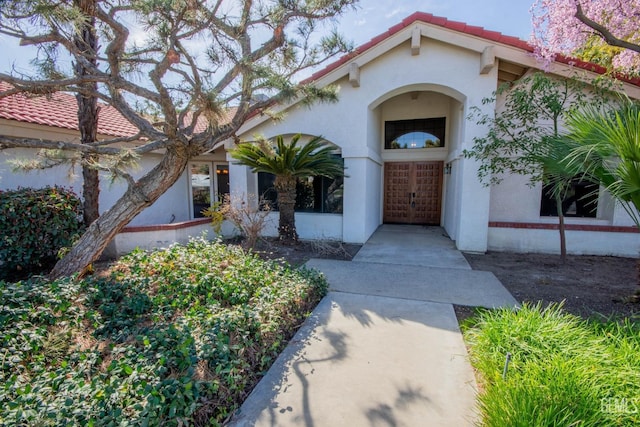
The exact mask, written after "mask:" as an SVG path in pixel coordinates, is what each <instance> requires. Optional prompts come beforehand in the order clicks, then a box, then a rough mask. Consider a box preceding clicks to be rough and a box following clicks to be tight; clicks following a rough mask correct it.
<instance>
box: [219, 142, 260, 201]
mask: <svg viewBox="0 0 640 427" xmlns="http://www.w3.org/2000/svg"><path fill="white" fill-rule="evenodd" d="M227 161H228V162H229V192H230V195H231V200H240V199H246V198H247V196H248V195H250V196H256V192H257V191H258V190H257V188H256V177H255V175H254V174H253V173H252V172H251V170H250V169H249V168H248V167H246V166H243V165H239V164H237V163H236V160H235V159H233V158H232V157H231V156H230V155H229V154H228V153H227Z"/></svg>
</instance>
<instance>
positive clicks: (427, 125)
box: [383, 116, 447, 152]
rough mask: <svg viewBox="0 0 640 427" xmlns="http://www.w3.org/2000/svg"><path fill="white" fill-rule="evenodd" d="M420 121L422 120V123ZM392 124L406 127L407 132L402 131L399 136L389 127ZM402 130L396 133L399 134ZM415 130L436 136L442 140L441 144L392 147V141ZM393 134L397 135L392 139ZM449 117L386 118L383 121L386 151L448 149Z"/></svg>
mask: <svg viewBox="0 0 640 427" xmlns="http://www.w3.org/2000/svg"><path fill="white" fill-rule="evenodd" d="M419 122H422V124H421V125H420V124H419ZM391 126H398V127H400V128H402V127H404V128H406V129H405V130H407V131H406V132H405V133H402V134H401V135H399V136H396V135H393V132H391V130H390V129H389V127H391ZM399 132H400V131H397V132H396V133H398V134H399ZM414 132H422V133H427V134H430V135H433V136H435V137H436V138H438V139H439V140H440V145H438V146H425V147H415V148H409V147H407V148H393V147H391V143H392V142H393V141H394V140H396V139H398V138H400V137H402V136H404V135H408V134H410V133H414ZM391 136H396V137H395V138H392V139H391ZM446 138H447V117H446V116H442V117H426V118H418V119H404V120H385V121H384V122H383V148H384V150H386V151H391V152H412V151H418V150H420V151H423V150H429V151H432V150H437V149H446V148H447V143H446Z"/></svg>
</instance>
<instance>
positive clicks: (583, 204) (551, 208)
mask: <svg viewBox="0 0 640 427" xmlns="http://www.w3.org/2000/svg"><path fill="white" fill-rule="evenodd" d="M598 189H599V186H598V184H594V183H593V182H589V181H584V180H581V179H575V180H574V181H573V182H572V183H571V188H569V190H568V191H567V194H566V196H565V198H564V199H562V212H563V213H564V216H567V217H580V218H595V217H596V215H597V213H598ZM540 216H558V209H557V204H556V201H555V198H554V197H553V195H552V193H551V186H548V185H546V186H544V187H543V188H542V198H541V200H540Z"/></svg>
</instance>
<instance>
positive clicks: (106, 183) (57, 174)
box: [0, 120, 226, 226]
mask: <svg viewBox="0 0 640 427" xmlns="http://www.w3.org/2000/svg"><path fill="white" fill-rule="evenodd" d="M0 134H4V135H10V136H20V137H29V138H43V139H53V140H61V141H75V140H77V139H78V136H77V133H75V132H73V131H71V130H66V129H60V128H54V127H47V126H41V125H31V124H28V123H21V122H15V121H9V120H1V121H0ZM220 151H221V150H220ZM35 155H36V150H30V149H12V150H5V151H2V152H0V188H2V189H16V188H18V187H35V188H41V187H44V186H46V185H54V184H57V185H61V186H64V187H66V188H71V189H72V190H73V191H74V192H75V193H76V194H78V195H81V194H82V170H81V168H80V167H76V168H75V169H70V168H69V166H58V167H54V168H51V169H47V170H44V171H33V172H28V173H22V172H18V173H14V172H13V171H12V166H11V165H10V164H9V163H8V162H7V161H8V160H10V159H13V158H22V159H29V158H32V157H33V156H35ZM159 159H160V156H159V155H157V154H149V155H145V156H144V157H142V158H141V159H140V160H139V163H138V167H137V168H136V169H135V170H132V171H130V172H131V174H132V175H133V176H134V177H136V178H137V177H140V176H142V175H143V174H144V173H146V172H147V171H149V170H151V169H152V168H153V167H154V166H155V165H156V164H157V163H158V162H159ZM196 160H203V161H214V160H216V161H225V160H226V157H225V154H224V153H222V152H221V153H218V154H215V155H207V156H203V157H202V158H199V159H196ZM100 187H101V191H100V211H101V212H104V211H106V210H107V209H109V208H110V207H111V206H112V205H113V204H114V203H115V202H116V201H117V200H118V198H119V197H120V196H122V194H123V193H124V191H125V189H126V184H125V183H124V182H122V181H119V180H116V181H115V182H111V181H110V177H108V176H106V175H105V174H101V186H100ZM189 191H190V189H189V182H188V173H187V172H186V171H185V172H184V173H183V174H182V176H181V177H180V178H179V179H178V181H177V182H176V183H175V184H174V185H173V186H172V187H170V188H169V189H168V190H167V192H166V193H165V194H163V195H162V196H160V198H159V199H158V200H157V201H156V202H155V203H154V204H153V205H152V206H150V207H149V208H147V209H145V210H144V211H142V212H141V213H140V214H139V215H138V216H137V217H136V218H134V219H133V221H131V223H130V225H132V226H136V225H149V224H168V223H173V222H181V221H187V220H189V219H190V211H189V203H190V202H189Z"/></svg>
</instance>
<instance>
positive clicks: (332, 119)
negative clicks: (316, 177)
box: [238, 38, 497, 250]
mask: <svg viewBox="0 0 640 427" xmlns="http://www.w3.org/2000/svg"><path fill="white" fill-rule="evenodd" d="M479 61H480V54H479V53H477V52H472V51H469V50H466V49H463V48H459V47H455V46H453V45H449V44H445V43H441V42H437V41H434V40H430V39H427V38H423V39H422V45H421V50H420V54H419V55H416V56H412V55H411V50H410V41H409V40H407V41H405V42H402V43H400V44H399V45H398V46H397V47H395V48H392V49H391V50H389V51H388V52H387V53H385V54H383V55H381V56H379V57H378V58H376V59H373V60H372V61H370V62H368V63H367V64H365V65H364V66H362V67H361V69H360V86H359V87H352V86H351V84H349V82H348V80H347V77H343V78H341V79H339V80H338V81H337V82H336V83H337V84H338V85H339V87H340V93H339V100H338V102H337V103H333V104H317V105H314V106H312V107H311V108H309V107H306V106H302V105H294V106H292V107H290V108H288V109H287V110H286V118H285V120H283V121H280V122H271V121H266V122H263V123H261V124H259V125H255V124H252V125H250V129H248V130H247V132H246V133H245V134H243V135H241V137H243V138H246V139H252V137H253V135H254V134H255V133H261V134H263V135H265V136H266V137H273V136H275V135H278V134H292V133H298V132H300V133H304V134H309V135H322V136H324V137H325V138H326V139H328V140H329V141H331V142H332V143H334V144H336V145H338V146H339V147H340V148H341V149H342V155H343V157H344V159H345V166H346V167H347V170H346V173H347V174H348V176H349V177H348V178H347V179H346V180H345V192H344V203H345V206H344V215H343V230H344V232H343V237H344V239H345V240H346V241H350V242H364V241H366V240H367V239H368V237H369V236H370V235H371V234H372V233H373V231H375V229H376V228H377V227H378V225H380V223H381V221H382V164H383V156H386V155H387V154H386V153H383V149H382V146H383V138H382V135H383V126H384V120H397V119H409V118H419V117H425V116H427V117H434V116H435V117H442V116H446V117H447V118H448V126H447V135H448V136H447V145H448V146H449V147H455V149H456V150H457V151H459V150H458V149H460V148H463V147H466V146H468V145H469V144H470V141H471V140H472V138H473V136H475V135H477V134H479V133H481V132H484V131H485V129H484V128H482V127H481V126H478V125H475V124H473V123H470V122H467V121H465V120H464V117H465V111H466V109H467V108H468V106H469V105H479V106H481V108H484V109H485V110H486V111H487V112H490V111H492V108H493V106H492V105H491V104H484V105H482V102H481V101H482V99H483V98H485V97H487V96H489V95H490V94H491V92H492V91H493V90H494V89H495V87H496V72H497V71H496V70H494V71H492V72H490V73H489V74H484V75H483V74H480V73H479ZM411 92H419V96H418V98H417V99H416V100H415V102H414V103H412V102H411V98H410V93H411ZM454 121H455V122H456V123H454ZM453 126H455V129H454V128H453ZM452 138H456V140H455V141H454V140H452ZM435 152H436V151H433V152H432V153H435ZM449 153H450V148H445V149H444V150H442V151H441V152H440V154H439V156H440V158H441V159H442V160H445V159H446V158H447V156H448V155H449ZM393 155H394V154H391V156H393ZM419 155H420V154H418V153H410V156H411V158H414V159H415V158H416V157H415V156H419ZM452 161H454V163H455V165H454V166H455V167H454V169H455V170H456V172H455V173H456V174H460V175H459V176H460V177H461V178H462V179H458V180H457V181H455V185H456V189H455V191H454V190H453V189H452V190H451V194H454V196H453V197H452V198H447V199H446V200H445V202H444V203H443V206H444V212H445V214H444V215H445V216H447V218H445V221H444V223H445V224H449V227H448V228H449V229H453V230H456V229H460V230H462V229H464V235H463V236H460V238H459V239H458V240H459V244H460V245H463V246H461V248H464V249H467V250H484V249H486V230H487V222H488V211H489V209H488V204H489V190H488V189H485V188H483V187H481V186H477V185H476V184H475V182H474V181H476V179H475V176H474V175H473V170H474V168H475V165H474V164H473V162H471V161H469V160H466V159H461V158H456V159H453V160H452ZM465 163H466V164H467V166H466V170H467V172H466V173H465V172H464V170H465V168H464V167H463V165H464V164H465ZM469 171H470V172H469ZM468 179H470V181H469V182H467V180H468ZM446 185H447V186H449V181H448V182H447V184H446ZM448 188H449V187H448ZM238 190H240V191H242V188H239V189H238ZM245 191H246V190H245ZM463 204H464V206H462V205H463ZM457 209H463V210H462V212H463V213H462V214H461V215H456V213H455V212H456V211H457ZM449 216H450V217H449ZM463 223H464V225H463Z"/></svg>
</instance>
